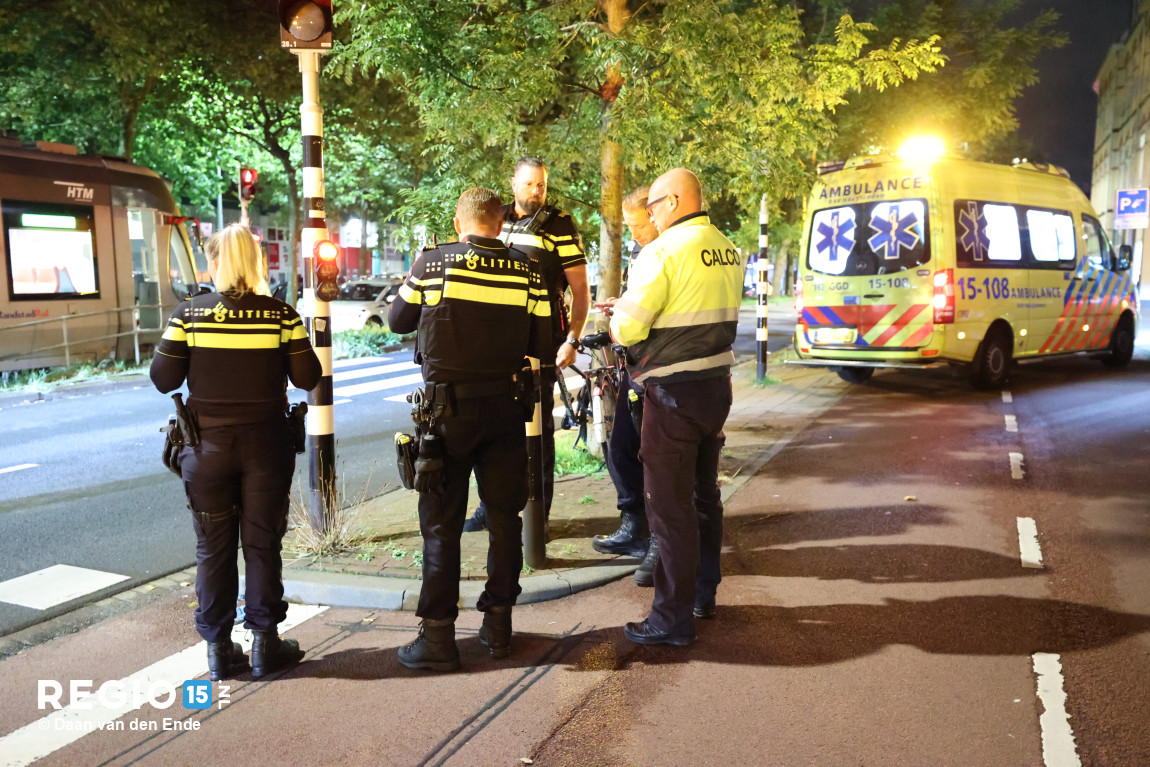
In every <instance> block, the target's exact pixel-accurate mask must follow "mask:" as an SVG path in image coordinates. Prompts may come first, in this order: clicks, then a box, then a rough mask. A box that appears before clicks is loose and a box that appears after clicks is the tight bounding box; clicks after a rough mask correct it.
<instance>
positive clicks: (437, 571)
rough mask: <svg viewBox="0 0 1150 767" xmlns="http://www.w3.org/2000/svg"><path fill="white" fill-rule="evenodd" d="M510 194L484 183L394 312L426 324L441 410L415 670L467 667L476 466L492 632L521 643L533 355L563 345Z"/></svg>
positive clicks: (430, 399) (423, 349) (429, 367)
mask: <svg viewBox="0 0 1150 767" xmlns="http://www.w3.org/2000/svg"><path fill="white" fill-rule="evenodd" d="M501 222H502V217H501V202H500V199H499V195H497V194H496V193H495V192H493V191H492V190H490V189H484V188H482V187H475V188H472V189H468V190H467V191H466V192H464V193H463V194H462V195H460V197H459V204H458V205H457V207H456V209H455V220H454V223H455V230H456V232H458V233H459V234H460V235H461V237H460V241H459V242H458V243H452V244H450V245H442V246H440V247H438V248H436V249H432V250H428V251H424V252H423V253H422V254H421V255H420V257H419V259H418V260H417V261H416V262H415V264H414V265H413V266H412V268H411V274H409V275H408V277H407V281H406V282H405V283H404V284H403V287H402V288H400V291H399V295H398V296H397V297H396V299H395V301H394V302H393V303H392V305H391V309H390V310H389V312H388V326H389V327H390V328H391V330H392V331H393V332H396V333H410V332H412V331H414V330H418V331H419V335H418V339H417V343H418V348H419V352H420V355H421V358H422V365H423V380H424V388H423V392H424V399H425V403H426V405H427V409H428V410H429V411H430V414H431V418H432V420H431V422H430V426H429V430H428V432H429V433H428V434H427V435H426V436H424V438H423V439H421V441H420V448H419V459H418V460H417V461H416V475H415V484H416V489H417V490H419V491H420V494H419V529H420V532H421V533H422V534H423V587H422V589H421V590H420V593H419V605H418V607H417V608H416V611H415V612H416V615H418V616H419V617H420V618H422V619H423V623H422V626H421V628H420V633H419V636H418V637H417V638H416V639H415V641H414V642H412V643H411V644H409V645H407V646H406V647H402V648H400V650H399V661H400V663H402V664H403V665H405V666H407V667H408V668H414V669H429V670H434V671H452V670H455V669H457V668H459V651H458V649H457V648H456V645H455V619H456V617H457V616H458V614H459V608H458V603H459V537H460V534H461V533H462V531H463V523H464V520H465V518H466V516H467V494H468V485H469V482H468V479H469V476H470V474H471V471H472V470H473V469H474V470H475V473H476V477H477V479H478V480H479V493H480V498H481V500H482V501H483V502H484V503H485V505H486V508H487V528H488V539H489V546H488V551H487V584H486V588H485V589H484V591H483V593H482V594H481V595H480V597H479V601H478V603H477V605H476V607H477V609H479V610H481V611H482V612H483V613H484V615H483V627H482V628H481V629H480V632H479V638H480V641H481V642H482V643H483V644H484V646H486V647H487V648H488V651H489V652H490V653H491V656H492V657H495V658H502V657H505V656H506V655H507V654H508V653H509V652H510V644H511V608H512V606H513V605H514V604H515V600H516V598H517V597H518V596H519V593H520V591H521V589H520V587H519V571H520V569H521V568H522V566H523V551H522V549H521V546H520V530H521V524H522V523H521V522H520V519H519V512H520V510H522V508H523V506H524V505H525V504H526V502H527V445H526V436H525V434H524V428H523V423H524V420H525V419H526V418H528V417H529V413H530V412H532V411H533V410H534V402H533V397H526V398H523V397H517V385H516V373H517V372H518V371H520V370H521V368H522V367H523V361H524V360H523V358H524V356H527V355H530V356H533V357H539V356H541V355H543V354H544V353H545V352H547V351H548V350H549V349H552V348H553V347H552V346H551V343H550V339H549V337H548V336H549V326H550V321H551V316H550V304H549V302H548V301H547V294H546V291H545V289H544V287H543V283H542V281H541V279H540V277H539V273H538V271H537V270H536V268H535V266H534V265H533V264H532V263H531V262H530V261H529V260H528V259H527V258H526V257H525V256H524V255H523V254H521V253H517V252H515V251H513V250H508V248H507V247H506V246H505V245H504V244H503V243H502V242H500V241H499V239H497V238H498V236H499V229H500V224H501Z"/></svg>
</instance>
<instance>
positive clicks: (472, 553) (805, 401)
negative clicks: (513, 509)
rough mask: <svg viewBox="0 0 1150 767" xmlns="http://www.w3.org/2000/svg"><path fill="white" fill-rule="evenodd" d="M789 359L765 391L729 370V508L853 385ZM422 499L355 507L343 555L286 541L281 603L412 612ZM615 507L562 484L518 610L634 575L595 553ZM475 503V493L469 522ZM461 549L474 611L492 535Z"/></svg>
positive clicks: (576, 480) (590, 488) (751, 370)
mask: <svg viewBox="0 0 1150 767" xmlns="http://www.w3.org/2000/svg"><path fill="white" fill-rule="evenodd" d="M772 314H773V312H772ZM752 316H753V315H752ZM784 354H785V352H783V353H776V354H775V355H773V356H772V359H771V361H770V362H769V363H768V370H767V373H768V381H769V383H767V384H766V385H761V386H760V385H756V383H755V372H756V370H755V367H756V366H755V362H754V361H753V360H751V361H747V362H743V363H740V364H737V365H736V366H735V367H734V368H733V370H732V379H733V385H734V405H733V407H732V409H731V414H730V416H729V418H728V419H727V425H726V434H727V443H726V448H725V449H724V451H723V457H722V460H721V462H720V465H719V471H720V474H719V477H720V483H721V485H722V490H723V500H724V501H727V500H729V499H730V498H731V496H733V495H734V494H735V493H737V492H739V490H740V489H741V488H742V487H743V485H744V484H745V483H746V481H747V480H748V479H749V478H750V477H752V476H754V474H755V473H756V472H758V471H759V469H761V468H762V467H763V465H765V464H766V463H767V461H769V460H770V459H771V458H772V457H773V456H774V455H775V454H777V453H778V452H779V451H780V450H781V449H782V448H783V447H785V445H786V444H787V443H788V442H789V441H790V440H791V438H792V437H793V436H794V435H795V434H796V433H797V432H798V431H799V430H800V429H801V428H802V427H803V426H804V425H805V424H806V423H807V422H808V421H809V420H810V419H812V418H813V417H814V416H816V415H817V414H818V413H820V412H822V411H823V410H824V409H825V408H827V407H828V406H830V405H831V404H833V403H834V402H835V401H836V400H837V399H838V398H839V396H841V394H842V392H843V390H844V389H845V388H846V387H847V386H848V384H845V383H843V382H842V381H840V380H839V378H838V377H837V376H835V375H834V374H833V373H831V372H830V371H827V370H824V369H819V368H808V367H801V366H795V365H785V364H783V358H784ZM574 436H575V435H574V432H573V431H563V430H557V431H556V433H555V439H556V442H557V443H561V442H562V441H563V440H568V441H569V442H570V441H573V440H574ZM472 483H473V484H474V480H472ZM417 498H418V496H417V494H416V493H415V492H414V491H408V490H403V489H399V490H397V491H394V492H390V493H387V494H384V495H381V496H379V497H376V498H373V499H370V500H368V501H366V502H364V503H362V504H360V505H358V506H356V507H354V509H353V510H352V513H351V515H350V516H351V518H352V519H354V524H357V525H359V526H360V527H361V529H362V531H363V533H364V535H365V537H366V539H367V543H366V544H365V545H363V546H361V547H360V548H359V549H358V550H357V551H355V552H352V553H349V554H346V555H342V556H335V557H318V558H316V557H299V558H296V559H293V558H292V557H293V554H292V553H291V552H290V548H291V543H292V537H293V535H294V534H295V533H293V532H289V533H288V537H287V538H286V539H285V542H284V543H285V552H284V576H283V577H284V590H285V597H286V598H287V599H288V600H289V601H292V602H302V603H306V604H324V605H331V606H341V607H366V608H377V609H387V610H414V609H415V605H416V601H417V600H418V597H419V590H420V585H421V580H420V574H421V564H422V539H421V538H420V535H419V520H418V514H417V512H416V501H417ZM615 500H616V496H615V488H614V485H613V484H612V482H611V479H610V477H609V476H608V474H607V471H606V469H601V470H600V471H598V472H596V473H594V474H591V475H577V476H569V477H559V478H556V481H555V497H554V501H553V503H552V508H551V539H550V541H549V542H548V543H547V558H548V561H547V567H546V568H542V569H538V570H534V571H526V570H525V572H524V574H523V576H522V577H521V579H520V584H521V586H522V588H523V593H522V595H521V596H520V597H519V600H518V603H519V604H529V603H532V602H541V601H546V600H550V599H558V598H560V597H564V596H568V595H570V594H574V593H576V592H578V591H582V590H583V589H588V588H593V587H596V586H600V585H603V584H605V583H609V582H611V581H613V580H617V579H619V578H622V577H624V576H627V575H629V574H631V573H632V572H634V570H635V568H636V567H638V564H639V560H637V559H634V558H631V557H623V556H613V555H605V554H600V553H599V552H597V551H595V550H594V549H593V548H592V547H591V537H592V536H593V535H596V534H609V533H611V532H613V531H614V530H615V528H616V527H618V524H619V513H618V511H617V509H616V506H615ZM476 503H478V497H477V496H476V495H474V494H473V496H472V502H471V504H470V509H469V514H470V510H473V509H474V507H475V504H476ZM461 549H462V550H461V555H462V556H461V561H462V572H461V580H460V605H461V607H463V608H464V609H470V608H472V607H473V606H474V604H475V600H476V598H477V597H478V596H479V594H480V593H481V592H482V590H483V585H484V581H485V579H486V571H485V566H486V561H487V533H486V532H478V533H464V534H463V540H462V547H461ZM241 567H242V562H241Z"/></svg>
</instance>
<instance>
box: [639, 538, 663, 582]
mask: <svg viewBox="0 0 1150 767" xmlns="http://www.w3.org/2000/svg"><path fill="white" fill-rule="evenodd" d="M658 565H659V541H658V539H656V538H655V536H653V535H652V536H651V542H650V543H648V544H647V556H645V557H643V561H642V562H641V563H640V564H639V569H638V570H636V571H635V584H636V585H638V586H654V585H655V568H656V567H657V566H658Z"/></svg>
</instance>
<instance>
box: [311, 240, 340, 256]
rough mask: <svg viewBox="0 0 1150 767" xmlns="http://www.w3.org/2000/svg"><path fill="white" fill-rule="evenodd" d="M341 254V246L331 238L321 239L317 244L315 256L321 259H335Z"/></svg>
mask: <svg viewBox="0 0 1150 767" xmlns="http://www.w3.org/2000/svg"><path fill="white" fill-rule="evenodd" d="M338 256H339V246H338V245H336V244H335V243H334V242H332V241H331V240H320V241H319V242H317V243H316V244H315V257H316V258H318V259H319V260H320V261H335V259H336V258H337V257H338Z"/></svg>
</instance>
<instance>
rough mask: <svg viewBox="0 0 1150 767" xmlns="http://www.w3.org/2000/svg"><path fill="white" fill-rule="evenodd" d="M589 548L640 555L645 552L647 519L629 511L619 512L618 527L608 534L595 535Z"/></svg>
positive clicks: (608, 552) (600, 551)
mask: <svg viewBox="0 0 1150 767" xmlns="http://www.w3.org/2000/svg"><path fill="white" fill-rule="evenodd" d="M591 548H593V549H595V551H598V552H599V553H600V554H623V555H625V556H628V557H641V556H644V555H645V554H646V553H647V519H646V517H642V516H639V515H638V514H634V513H632V512H630V511H624V512H621V513H620V514H619V529H618V530H616V531H615V532H613V533H611V534H610V535H596V536H595V537H594V538H592V539H591Z"/></svg>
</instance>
